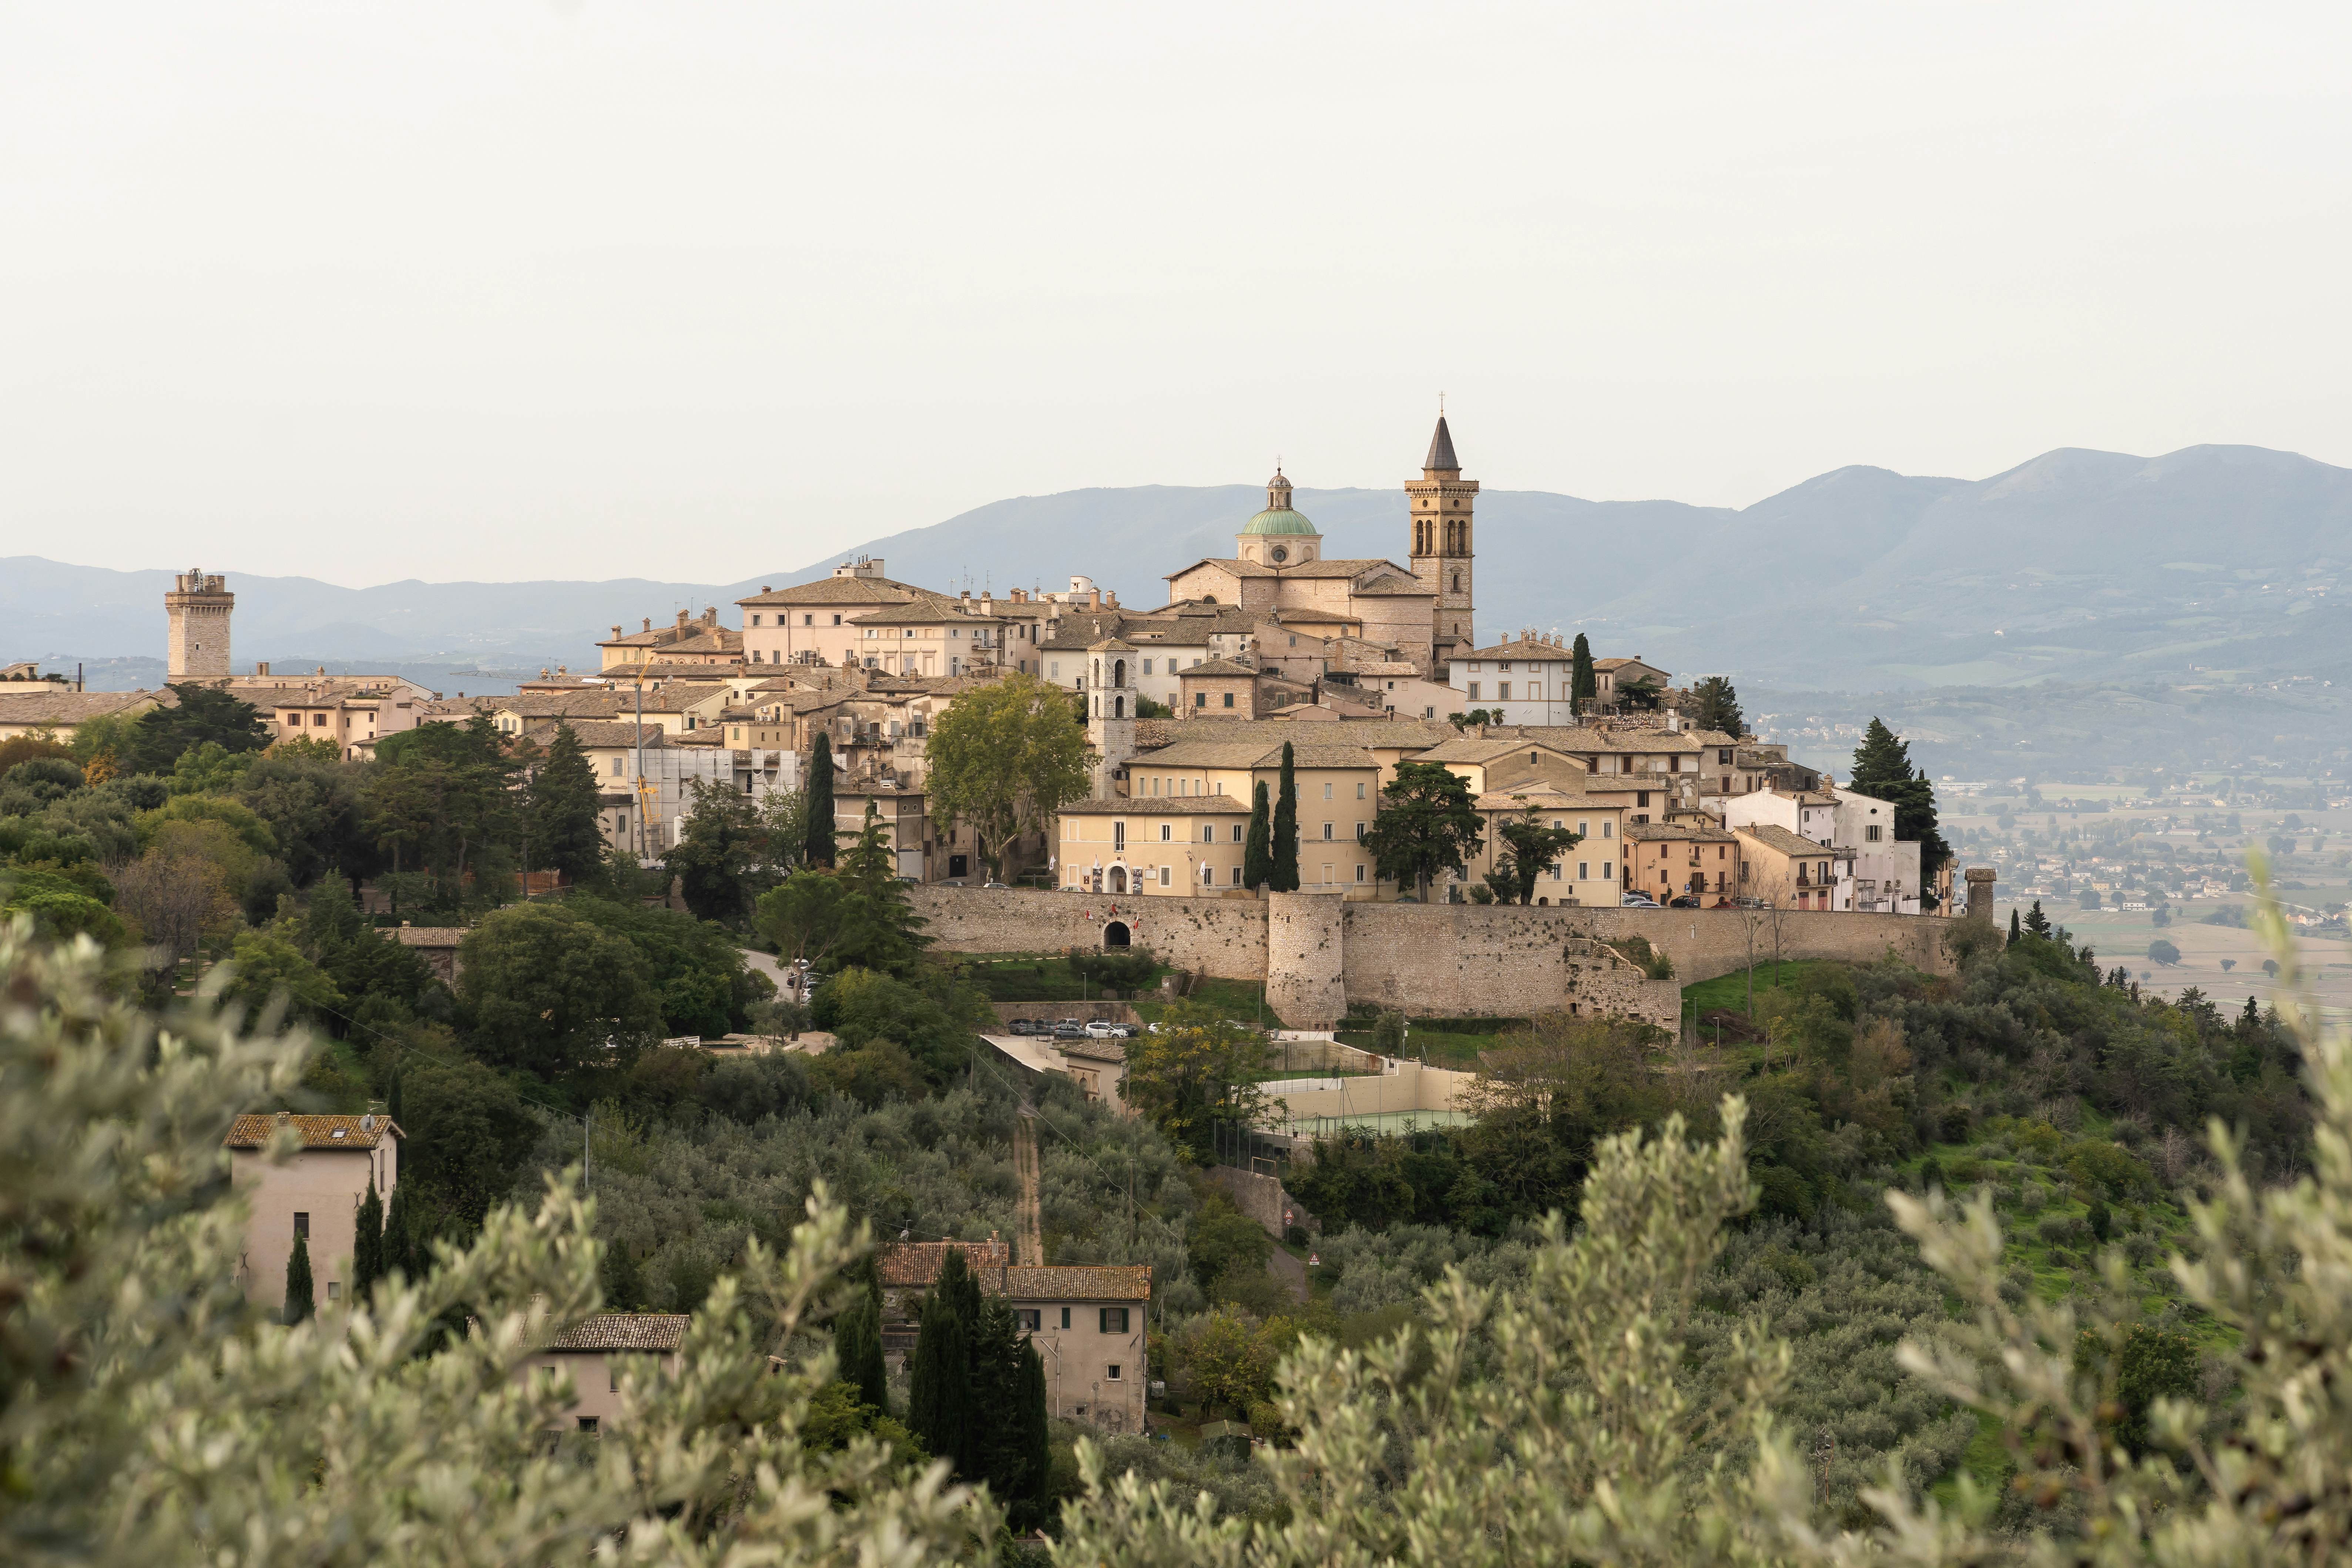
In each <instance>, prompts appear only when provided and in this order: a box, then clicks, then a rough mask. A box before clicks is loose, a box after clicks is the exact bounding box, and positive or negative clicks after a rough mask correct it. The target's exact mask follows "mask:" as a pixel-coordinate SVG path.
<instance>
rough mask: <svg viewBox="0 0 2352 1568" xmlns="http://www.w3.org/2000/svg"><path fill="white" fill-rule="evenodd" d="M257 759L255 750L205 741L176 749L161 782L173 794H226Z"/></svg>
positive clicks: (257, 755)
mask: <svg viewBox="0 0 2352 1568" xmlns="http://www.w3.org/2000/svg"><path fill="white" fill-rule="evenodd" d="M259 760H260V753H259V752H252V751H237V752H232V751H230V750H228V749H227V748H226V747H225V746H223V745H222V744H221V743H220V742H218V741H206V742H204V743H203V744H201V745H195V746H191V747H189V748H188V749H187V750H186V751H184V752H181V753H180V760H179V761H178V762H176V763H173V764H172V773H171V776H170V777H169V778H167V779H166V780H165V781H164V784H165V785H166V787H168V788H169V789H170V790H171V792H172V793H173V795H230V794H233V793H235V792H236V787H237V786H238V785H239V784H242V783H244V781H245V775H246V774H247V773H249V772H251V771H252V768H253V764H254V763H257V762H258V761H259Z"/></svg>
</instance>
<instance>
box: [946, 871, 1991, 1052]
mask: <svg viewBox="0 0 2352 1568" xmlns="http://www.w3.org/2000/svg"><path fill="white" fill-rule="evenodd" d="M908 891H909V893H910V895H911V896H912V898H913V900H914V904H915V908H916V910H917V912H918V913H919V914H921V915H922V916H923V917H924V918H925V919H926V920H928V921H929V922H930V925H929V933H930V935H931V937H932V939H933V940H934V941H935V942H938V943H939V944H940V946H941V947H943V948H945V949H947V950H948V951H950V952H1059V951H1061V950H1062V949H1065V948H1068V947H1074V946H1081V947H1096V946H1099V945H1100V944H1101V942H1102V933H1103V929H1104V927H1105V925H1106V924H1108V922H1109V921H1112V920H1115V919H1116V920H1118V921H1124V922H1127V924H1128V926H1129V932H1130V937H1129V940H1130V941H1131V942H1134V943H1135V944H1137V945H1139V946H1146V947H1150V949H1151V950H1152V951H1153V952H1157V953H1158V954H1160V956H1161V957H1162V958H1164V959H1166V960H1167V961H1168V962H1170V963H1175V964H1179V965H1181V966H1182V967H1184V968H1186V969H1193V970H1199V971H1201V972H1202V973H1208V974H1212V975H1215V976H1219V977H1221V978H1225V979H1234V980H1259V979H1264V980H1265V981H1266V982H1267V985H1266V989H1267V1001H1268V1003H1269V1004H1270V1005H1272V1006H1273V1008H1274V1010H1275V1011H1276V1013H1277V1014H1279V1015H1280V1016H1282V1017H1283V1019H1284V1020H1285V1021H1286V1022H1287V1023H1288V1024H1290V1025H1291V1026H1293V1027H1295V1028H1328V1027H1329V1026H1331V1025H1333V1024H1335V1023H1336V1022H1338V1020H1339V1017H1340V1016H1342V1015H1343V1014H1344V1013H1345V1012H1346V1011H1347V1009H1348V1008H1349V1006H1350V1005H1370V1006H1373V1007H1395V1008H1399V1009H1401V1010H1402V1011H1404V1012H1406V1013H1409V1014H1413V1015H1416V1016H1439V1017H1444V1016H1473V1015H1486V1016H1506V1017H1510V1016H1527V1015H1530V1014H1535V1013H1542V1012H1552V1011H1559V1010H1561V1009H1567V1010H1570V1011H1573V1012H1577V1013H1581V1014H1588V1015H1590V1014H1604V1015H1622V1016H1629V1017H1636V1018H1642V1019H1644V1020H1646V1021H1648V1022H1651V1023H1655V1024H1659V1025H1663V1026H1667V1027H1673V1026H1675V1022H1676V1020H1677V1019H1678V1018H1679V1017H1680V1016H1681V1011H1682V993H1681V988H1682V987H1683V986H1684V985H1686V984H1690V983H1691V982H1693V981H1697V980H1706V979H1711V978H1713V977H1714V976H1716V975H1718V974H1727V973H1732V972H1733V971H1735V970H1738V969H1739V968H1741V967H1743V966H1744V965H1745V964H1746V963H1747V962H1748V951H1749V940H1750V935H1751V921H1750V918H1749V916H1748V913H1747V912H1746V911H1741V910H1622V909H1620V910H1609V909H1585V908H1580V907H1577V906H1567V905H1562V906H1551V907H1544V908H1531V909H1522V908H1518V907H1517V906H1511V905H1499V904H1379V903H1358V902H1350V901H1347V900H1341V899H1339V898H1334V897H1331V896H1329V895H1326V894H1319V893H1277V894H1274V895H1272V896H1270V897H1269V898H1268V899H1266V900H1264V901H1260V900H1255V899H1222V898H1218V899H1190V898H1184V899H1169V898H1151V897H1146V898H1142V899H1133V898H1125V899H1118V898H1112V897H1110V896H1108V895H1107V894H1099V893H1075V892H1059V891H1055V892H1035V891H1030V890H1025V889H1024V890H1014V889H980V888H942V887H935V886H924V887H916V888H912V889H908ZM1952 924H1953V922H1951V921H1947V920H1942V919H1938V918H1937V917H1934V916H1922V915H1882V914H1861V913H1843V912H1834V911H1821V912H1812V911H1803V912H1798V911H1784V912H1783V913H1782V914H1781V916H1780V931H1779V941H1778V945H1779V949H1780V956H1782V957H1783V958H1788V959H1811V958H1834V959H1844V960H1848V961H1851V962H1856V963H1870V962H1874V961H1875V960H1877V959H1880V958H1883V957H1885V956H1886V955H1887V954H1888V953H1889V952H1892V953H1894V954H1895V956H1896V957H1898V958H1900V959H1902V960H1904V961H1905V962H1906V963H1913V964H1916V965H1917V966H1918V967H1920V968H1922V969H1927V970H1945V969H1948V968H1949V967H1950V963H1951V960H1950V958H1949V955H1948V953H1947V952H1946V951H1945V947H1944V941H1943V939H1944V936H1945V933H1946V932H1948V931H1950V930H1951V929H1952ZM1752 926H1753V930H1752V935H1753V940H1754V951H1755V955H1756V959H1757V961H1758V962H1759V963H1763V962H1767V961H1769V959H1770V958H1771V957H1772V955H1773V949H1774V945H1775V943H1774V931H1773V925H1772V921H1771V917H1770V916H1769V914H1768V913H1761V912H1759V913H1758V914H1757V915H1756V916H1755V918H1754V919H1753V921H1752ZM1632 936H1640V937H1643V938H1645V939H1647V940H1648V942H1650V944H1651V946H1652V947H1653V948H1655V949H1658V950H1660V951H1663V952H1664V953H1666V955H1667V956H1668V957H1670V958H1672V959H1673V960H1674V965H1675V974H1674V978H1673V979H1671V980H1652V979H1650V978H1649V977H1648V976H1647V975H1645V974H1643V973H1642V972H1641V971H1640V970H1639V969H1637V968H1635V967H1633V965H1631V964H1629V963H1625V962H1624V961H1623V960H1622V958H1619V957H1617V956H1616V955H1615V954H1614V953H1613V952H1610V951H1606V949H1607V948H1608V947H1609V946H1610V945H1611V944H1617V943H1622V942H1623V941H1624V940H1625V939H1626V938H1627V937H1632ZM1269 954H1270V955H1271V959H1272V964H1271V972H1270V973H1269V963H1268V960H1269ZM1040 1007H1041V1009H1042V1008H1045V1005H1043V1004H1040ZM1047 1010H1050V1009H1047ZM1055 1016H1060V1015H1058V1014H1057V1015H1055Z"/></svg>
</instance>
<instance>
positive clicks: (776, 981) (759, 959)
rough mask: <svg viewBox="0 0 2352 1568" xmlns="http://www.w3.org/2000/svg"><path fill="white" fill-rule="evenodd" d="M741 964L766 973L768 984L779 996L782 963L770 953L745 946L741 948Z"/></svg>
mask: <svg viewBox="0 0 2352 1568" xmlns="http://www.w3.org/2000/svg"><path fill="white" fill-rule="evenodd" d="M743 966H744V967H745V968H747V969H751V970H753V971H756V972H757V973H761V974H764V975H766V976H767V977H768V984H771V985H772V986H774V987H775V988H776V994H778V995H780V996H781V995H782V994H783V991H784V969H783V965H782V964H780V963H777V962H776V960H775V958H774V956H773V955H772V954H771V953H765V952H761V951H760V950H759V949H757V948H753V947H747V948H745V949H744V950H743Z"/></svg>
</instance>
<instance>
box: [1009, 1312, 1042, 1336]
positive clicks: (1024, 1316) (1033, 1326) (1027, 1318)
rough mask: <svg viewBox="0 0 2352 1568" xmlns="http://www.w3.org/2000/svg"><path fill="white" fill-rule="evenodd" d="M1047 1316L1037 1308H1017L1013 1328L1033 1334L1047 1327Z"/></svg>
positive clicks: (1014, 1313)
mask: <svg viewBox="0 0 2352 1568" xmlns="http://www.w3.org/2000/svg"><path fill="white" fill-rule="evenodd" d="M1013 1326H1014V1327H1015V1328H1022V1329H1026V1330H1028V1331H1030V1332H1031V1333H1033V1334H1034V1333H1035V1332H1036V1331H1038V1330H1039V1329H1041V1328H1043V1327H1045V1313H1044V1312H1042V1311H1040V1310H1038V1309H1037V1308H1035V1307H1015V1308H1013Z"/></svg>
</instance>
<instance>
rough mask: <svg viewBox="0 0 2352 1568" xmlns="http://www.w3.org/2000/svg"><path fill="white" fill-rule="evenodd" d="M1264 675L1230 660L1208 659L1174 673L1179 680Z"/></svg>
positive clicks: (1260, 671) (1257, 670)
mask: <svg viewBox="0 0 2352 1568" xmlns="http://www.w3.org/2000/svg"><path fill="white" fill-rule="evenodd" d="M1265 673H1266V672H1265V671H1264V670H1262V669H1259V668H1255V666H1252V665H1246V664H1243V663H1240V662H1239V661H1237V660H1234V659H1230V658H1213V659H1208V660H1205V661H1204V662H1202V663H1200V664H1196V665H1192V666H1190V667H1189V668H1184V669H1180V670H1178V671H1177V672H1176V674H1177V677H1178V679H1186V678H1189V677H1192V676H1195V675H1225V676H1233V675H1248V676H1258V675H1264V674H1265Z"/></svg>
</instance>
